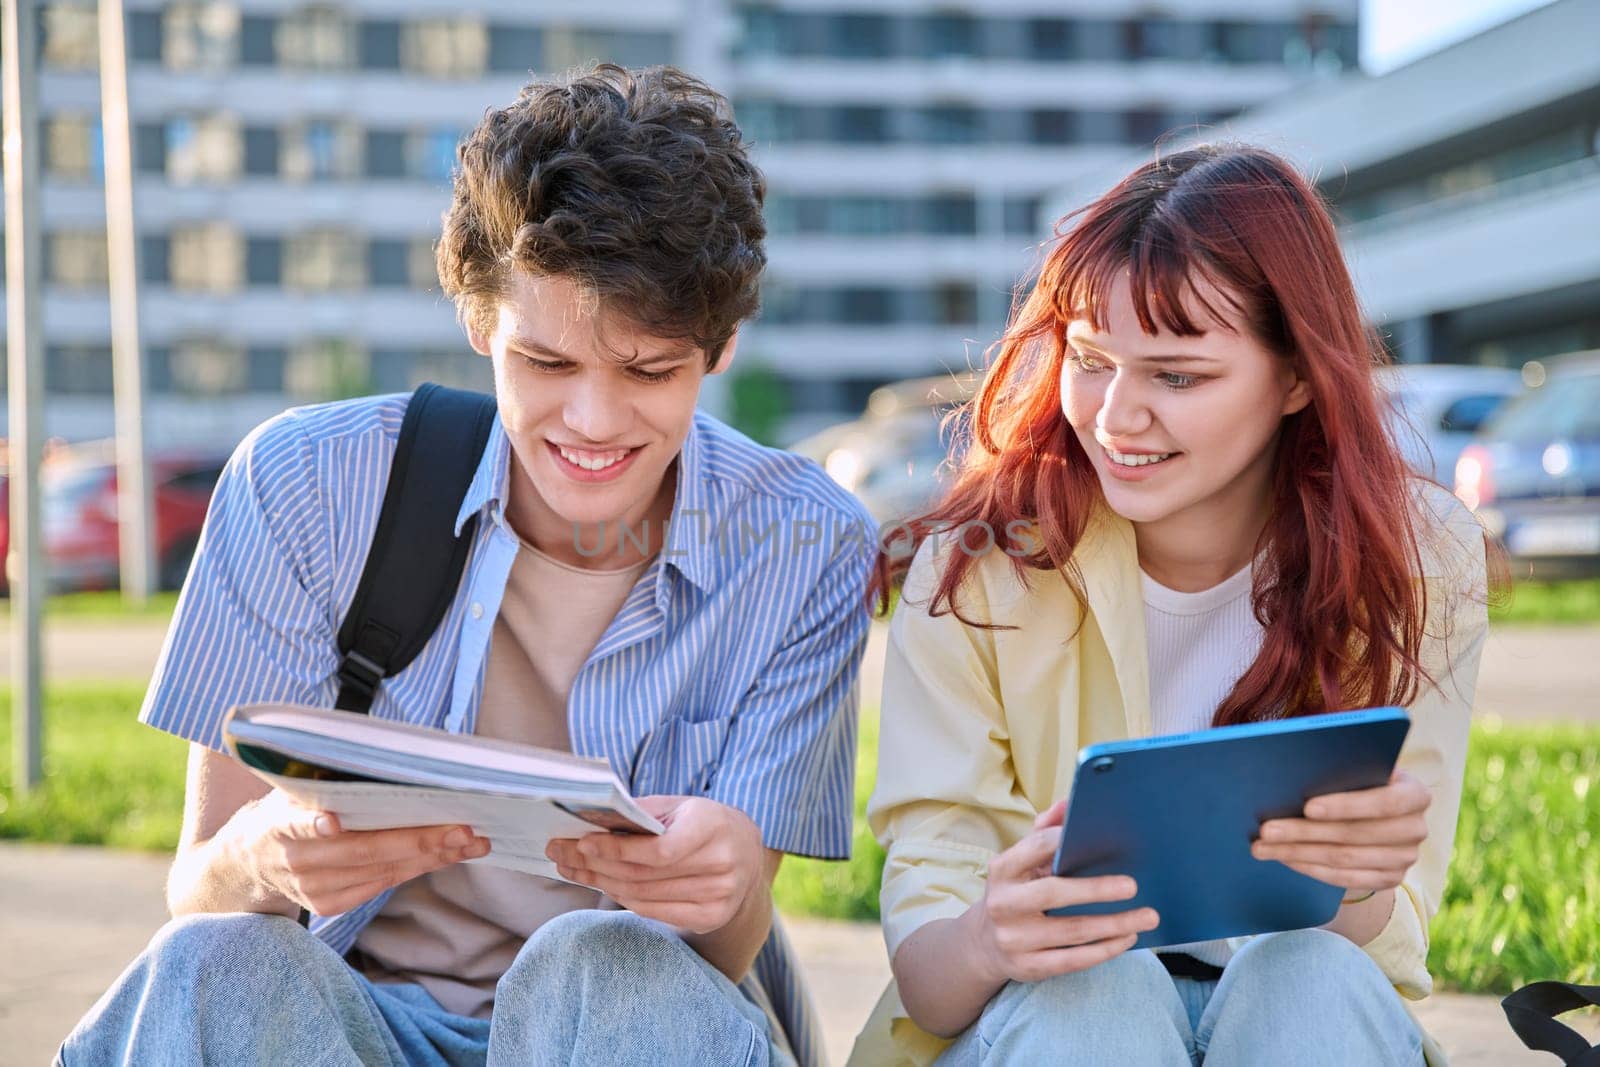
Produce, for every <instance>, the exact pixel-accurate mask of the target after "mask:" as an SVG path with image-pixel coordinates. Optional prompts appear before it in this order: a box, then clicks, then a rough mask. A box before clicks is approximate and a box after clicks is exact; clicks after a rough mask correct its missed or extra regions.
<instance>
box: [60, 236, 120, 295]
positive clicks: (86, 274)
mask: <svg viewBox="0 0 1600 1067" xmlns="http://www.w3.org/2000/svg"><path fill="white" fill-rule="evenodd" d="M44 253H45V277H47V278H49V279H50V281H51V283H53V284H55V285H60V286H64V287H66V288H70V289H103V288H104V287H105V285H106V281H107V279H108V278H109V277H110V275H109V273H108V271H107V267H106V263H107V256H106V231H105V230H58V231H56V232H55V233H52V234H49V235H48V236H47V238H46V241H45V249H44Z"/></svg>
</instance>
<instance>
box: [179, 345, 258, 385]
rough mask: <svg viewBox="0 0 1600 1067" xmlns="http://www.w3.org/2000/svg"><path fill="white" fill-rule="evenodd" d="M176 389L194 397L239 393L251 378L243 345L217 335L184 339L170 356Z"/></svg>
mask: <svg viewBox="0 0 1600 1067" xmlns="http://www.w3.org/2000/svg"><path fill="white" fill-rule="evenodd" d="M167 366H168V368H169V374H170V375H171V385H172V389H173V391H174V392H178V393H186V394H189V395H191V396H218V395H221V394H224V393H237V392H240V391H242V390H243V389H244V387H245V384H246V382H247V379H248V373H249V362H248V360H247V359H246V356H245V350H244V348H243V347H242V346H240V345H237V344H234V343H232V342H228V341H220V340H216V339H213V338H206V339H193V340H187V341H180V342H178V343H177V344H175V345H173V346H172V349H171V351H170V353H169V354H168V356H167Z"/></svg>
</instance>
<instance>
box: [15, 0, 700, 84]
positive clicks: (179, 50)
mask: <svg viewBox="0 0 1600 1067" xmlns="http://www.w3.org/2000/svg"><path fill="white" fill-rule="evenodd" d="M40 37H41V54H42V58H43V59H44V61H45V63H47V64H49V65H51V66H53V67H57V68H60V69H68V70H92V69H94V67H95V66H96V65H97V64H98V60H99V38H98V31H97V28H96V15H95V5H94V4H93V3H86V2H82V0H53V2H50V3H47V4H45V5H44V8H43V10H42V11H41V18H40ZM127 40H128V55H129V59H130V60H131V61H132V62H133V63H153V64H161V65H163V66H165V67H167V68H169V69H172V70H184V71H220V70H227V69H230V68H233V67H237V66H244V67H262V66H266V67H287V68H290V69H295V70H328V71H338V70H365V71H397V72H404V73H406V74H409V75H415V76H419V77H424V78H435V79H441V80H459V79H471V78H481V77H483V76H485V75H489V74H527V73H528V72H529V71H531V70H564V69H566V68H568V67H572V66H577V65H578V64H581V63H586V62H590V61H593V60H600V59H606V60H611V61H612V62H616V63H621V64H623V65H624V66H639V67H642V66H651V65H653V64H657V63H670V62H672V61H673V56H674V51H675V49H674V40H673V35H672V34H670V33H661V32H654V31H634V30H611V29H594V28H589V27H584V26H574V25H567V24H562V23H554V24H541V25H522V24H510V23H499V22H492V21H486V20H484V19H482V18H478V17H475V16H471V15H456V16H449V17H432V18H416V19H405V20H402V19H384V18H361V17H358V16H356V15H354V14H352V13H349V12H346V11H344V10H342V9H341V8H339V7H337V6H334V5H314V6H308V7H304V8H300V9H298V10H295V11H290V12H287V13H283V14H266V13H256V12H241V11H240V10H239V8H238V6H237V5H235V4H232V3H227V2H180V3H170V4H167V5H165V7H162V8H158V9H136V10H132V11H129V12H128V15H127Z"/></svg>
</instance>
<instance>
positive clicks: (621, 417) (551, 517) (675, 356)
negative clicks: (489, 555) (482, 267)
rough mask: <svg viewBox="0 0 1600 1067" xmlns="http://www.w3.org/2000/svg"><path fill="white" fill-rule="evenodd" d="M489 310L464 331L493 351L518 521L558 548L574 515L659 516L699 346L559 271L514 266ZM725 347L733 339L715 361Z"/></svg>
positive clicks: (684, 426) (684, 430)
mask: <svg viewBox="0 0 1600 1067" xmlns="http://www.w3.org/2000/svg"><path fill="white" fill-rule="evenodd" d="M487 311H488V313H487V314H486V315H485V316H484V318H483V324H482V326H481V327H479V328H473V329H470V330H469V336H470V338H471V341H472V346H473V348H475V349H477V351H478V352H480V353H482V354H483V355H486V356H488V357H489V358H490V359H492V360H493V361H494V379H495V395H496V398H497V400H498V403H499V408H500V420H501V423H502V424H503V425H504V427H505V430H506V434H507V436H508V437H509V438H510V441H511V448H512V452H513V454H514V456H515V459H516V462H515V464H514V465H513V472H512V487H511V501H510V505H509V511H510V514H511V518H512V523H513V526H515V527H517V529H518V531H519V532H520V533H522V534H523V536H524V537H527V538H532V539H534V540H535V543H540V542H546V541H548V540H549V539H551V538H552V537H553V538H554V539H555V540H556V542H557V543H556V544H552V545H550V547H554V548H559V542H560V541H561V540H566V541H571V539H572V530H573V528H574V526H579V527H582V526H593V525H595V524H599V523H607V524H610V523H617V522H623V523H628V524H632V525H637V524H638V523H639V522H640V521H642V520H643V519H645V518H656V519H664V518H665V517H666V513H667V512H668V511H670V507H671V497H672V493H673V488H674V487H673V485H672V484H671V482H670V481H669V480H668V473H669V469H670V468H671V467H672V464H673V461H674V460H676V459H677V456H678V452H679V450H680V449H681V448H682V447H683V441H684V438H685V437H686V436H688V433H689V428H690V426H691V424H692V423H693V421H694V411H695V404H696V402H697V401H698V399H699V396H700V385H701V382H702V381H703V380H704V378H705V376H706V374H707V373H708V371H707V370H706V356H705V352H704V351H703V350H701V349H700V348H698V347H696V346H695V345H693V344H692V343H690V342H686V341H683V340H678V339H662V338H658V337H651V336H649V335H647V334H644V333H641V332H640V331H639V330H638V329H637V328H636V327H635V326H634V325H633V324H631V323H629V322H628V321H627V320H626V319H625V318H623V317H621V316H620V315H618V314H616V313H615V312H613V311H612V310H611V309H608V308H605V307H603V306H601V305H599V304H598V302H597V301H596V300H595V299H594V298H593V297H592V296H591V295H590V294H588V293H586V292H585V291H584V290H583V289H582V287H580V286H579V285H577V284H575V283H574V282H573V281H571V280H570V279H567V278H563V277H559V276H535V275H532V274H529V273H527V272H526V271H513V272H512V276H511V278H510V279H509V280H508V282H507V285H506V289H505V292H504V293H503V294H502V295H501V296H500V297H499V298H498V299H497V300H496V301H495V302H494V303H493V304H492V305H491V306H490V307H489V308H488V309H487ZM485 331H488V332H485ZM732 356H733V341H729V342H728V345H727V347H726V348H725V349H724V350H723V353H722V358H721V360H720V361H719V363H718V367H717V371H718V372H720V371H721V370H723V369H725V368H726V367H727V366H728V364H729V363H730V362H731V360H732ZM529 490H531V492H529ZM663 500H664V502H665V503H664V505H663ZM541 547H546V546H545V544H541Z"/></svg>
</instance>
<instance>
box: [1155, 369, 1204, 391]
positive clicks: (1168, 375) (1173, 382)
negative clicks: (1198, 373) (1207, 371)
mask: <svg viewBox="0 0 1600 1067" xmlns="http://www.w3.org/2000/svg"><path fill="white" fill-rule="evenodd" d="M1156 377H1157V378H1159V379H1160V380H1161V383H1162V384H1163V385H1165V386H1167V387H1168V388H1171V389H1189V388H1191V387H1193V386H1194V385H1195V384H1196V383H1197V382H1199V381H1200V379H1199V378H1196V377H1195V376H1194V375H1192V374H1175V373H1173V372H1172V371H1162V372H1161V373H1160V374H1158V375H1156Z"/></svg>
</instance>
